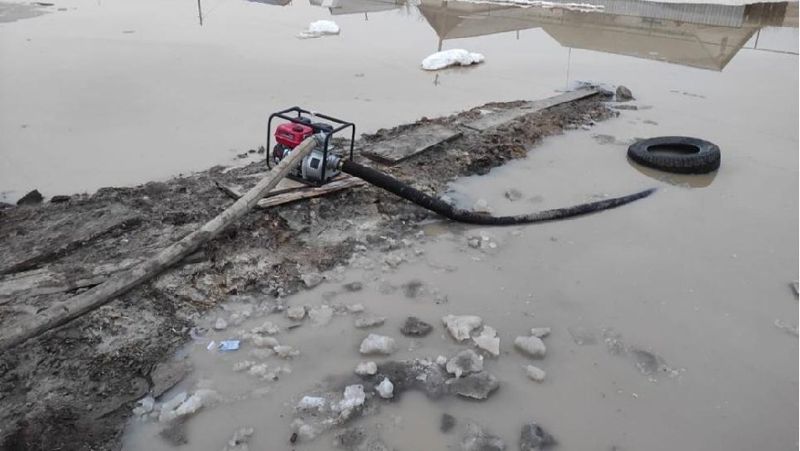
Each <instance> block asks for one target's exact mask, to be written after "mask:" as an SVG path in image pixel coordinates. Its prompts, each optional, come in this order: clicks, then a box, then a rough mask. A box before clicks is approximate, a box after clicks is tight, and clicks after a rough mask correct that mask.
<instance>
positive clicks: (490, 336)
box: [472, 326, 500, 357]
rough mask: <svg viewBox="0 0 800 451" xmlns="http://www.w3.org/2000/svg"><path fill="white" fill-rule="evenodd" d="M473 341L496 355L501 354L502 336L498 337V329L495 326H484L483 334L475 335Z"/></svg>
mask: <svg viewBox="0 0 800 451" xmlns="http://www.w3.org/2000/svg"><path fill="white" fill-rule="evenodd" d="M472 341H474V342H475V346H477V347H479V348H481V349H483V350H484V351H486V352H488V353H489V354H491V355H493V356H495V357H496V356H499V355H500V338H498V337H497V331H496V330H494V328H492V327H489V326H483V330H482V331H481V334H480V335H478V336H477V337H474V338H473V339H472Z"/></svg>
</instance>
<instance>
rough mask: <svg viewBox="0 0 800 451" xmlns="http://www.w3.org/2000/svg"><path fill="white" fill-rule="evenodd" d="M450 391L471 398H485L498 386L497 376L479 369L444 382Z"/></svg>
mask: <svg viewBox="0 0 800 451" xmlns="http://www.w3.org/2000/svg"><path fill="white" fill-rule="evenodd" d="M446 384H447V386H448V389H449V390H450V392H451V393H455V394H457V395H461V396H464V397H466V398H472V399H486V398H488V397H489V395H490V394H491V393H492V392H493V391H495V390H497V388H498V387H500V383H499V382H497V378H496V377H494V376H492V375H491V374H489V373H487V372H486V371H481V372H478V373H473V374H470V375H467V376H464V377H461V378H457V379H450V380H448V381H447V382H446Z"/></svg>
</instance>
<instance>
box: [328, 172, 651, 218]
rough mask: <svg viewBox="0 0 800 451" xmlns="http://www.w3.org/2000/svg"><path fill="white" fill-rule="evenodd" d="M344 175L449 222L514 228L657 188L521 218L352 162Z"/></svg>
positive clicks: (624, 201) (591, 209)
mask: <svg viewBox="0 0 800 451" xmlns="http://www.w3.org/2000/svg"><path fill="white" fill-rule="evenodd" d="M341 169H342V172H346V173H348V174H350V175H352V176H355V177H358V178H360V179H362V180H365V181H367V182H369V183H371V184H373V185H375V186H377V187H379V188H383V189H385V190H386V191H389V192H391V193H394V194H396V195H398V196H400V197H402V198H404V199H407V200H410V201H411V202H414V203H415V204H417V205H419V206H420V207H423V208H426V209H428V210H430V211H433V212H436V213H438V214H440V215H442V216H444V217H446V218H448V219H452V220H453V221H457V222H464V223H467V224H481V225H514V224H532V223H535V222H544V221H555V220H558V219H565V218H571V217H574V216H580V215H585V214H589V213H594V212H596V211H601V210H608V209H609V208H616V207H619V206H621V205H625V204H627V203H630V202H633V201H635V200H638V199H642V198H644V197H647V196H649V195H650V194H652V193H653V192H654V191H655V190H656V189H655V188H650V189H647V190H644V191H640V192H638V193H634V194H629V195H627V196H622V197H615V198H613V199H605V200H599V201H597V202H589V203H586V204H579V205H574V206H571V207H565V208H556V209H553V210H545V211H539V212H535V213H529V214H526V215H517V216H490V215H486V214H480V213H475V212H473V211H468V210H462V209H460V208H455V207H453V206H452V205H450V204H447V203H445V202H443V201H441V200H439V199H437V198H435V197H432V196H429V195H427V194H425V193H423V192H422V191H419V190H417V189H414V188H412V187H410V186H408V185H406V184H405V183H403V182H401V181H399V180H397V179H396V178H394V177H391V176H389V175H386V174H384V173H382V172H379V171H376V170H374V169H372V168H368V167H366V166H362V165H360V164H358V163H354V162H352V161H349V160H345V161H344V163H342V168H341Z"/></svg>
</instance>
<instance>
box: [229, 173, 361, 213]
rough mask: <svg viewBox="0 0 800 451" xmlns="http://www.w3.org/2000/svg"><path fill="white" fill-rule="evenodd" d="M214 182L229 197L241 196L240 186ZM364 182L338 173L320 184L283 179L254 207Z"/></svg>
mask: <svg viewBox="0 0 800 451" xmlns="http://www.w3.org/2000/svg"><path fill="white" fill-rule="evenodd" d="M216 184H217V187H219V189H220V190H222V191H223V192H224V193H225V194H227V195H228V196H230V197H231V198H233V199H238V198H239V197H241V194H240V193H239V191H240V189H241V188H240V187H231V186H225V185H222V184H221V183H219V182H216ZM366 184H367V182H365V181H363V180H361V179H359V178H356V177H351V176H349V175H347V174H341V175H338V176H336V177H334V178H333V180H331V181H330V182H328V183H326V184H325V185H322V186H310V185H306V184H305V183H302V182H298V181H296V180H288V179H283V180H282V181H281V183H279V184H278V186H276V187H275V188H274V189H273V190H272V191H270V192H269V194H267V195H266V196H265V197H264V198H263V199H261V200H259V201H258V204H256V208H259V209H265V208H270V207H274V206H276V205H282V204H287V203H289V202H294V201H297V200H302V199H310V198H312V197H320V196H324V195H326V194H330V193H334V192H336V191H341V190H343V189H348V188H353V187H356V186H363V185H366Z"/></svg>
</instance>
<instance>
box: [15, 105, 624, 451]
mask: <svg viewBox="0 0 800 451" xmlns="http://www.w3.org/2000/svg"><path fill="white" fill-rule="evenodd" d="M602 100H603V99H600V98H597V97H595V98H591V99H586V100H583V101H578V102H574V103H572V104H566V105H561V106H557V107H554V108H551V109H549V110H546V111H544V112H541V113H535V114H531V115H529V116H526V117H524V118H522V119H521V120H518V121H515V122H513V123H511V124H508V125H506V126H503V127H501V128H499V129H496V130H493V131H490V132H485V133H483V134H477V133H465V134H464V135H463V136H462V137H460V138H458V139H456V140H453V141H451V142H448V143H447V144H444V145H442V146H440V148H437V149H434V150H431V151H428V152H426V153H424V154H421V155H418V156H416V157H414V158H412V159H409V160H408V161H406V162H404V163H403V164H401V165H398V166H396V167H393V168H389V169H386V170H387V172H389V173H391V174H393V175H395V176H397V177H399V178H401V179H404V180H410V181H413V185H414V186H416V187H417V188H420V189H422V190H424V191H428V192H431V193H436V194H439V193H442V192H443V191H444V189H445V188H446V185H447V183H448V182H450V181H451V180H453V179H454V178H456V177H458V176H463V175H474V174H485V173H486V172H488V171H489V170H490V169H491V168H493V167H496V166H499V165H502V164H503V163H504V162H507V161H509V160H512V159H516V158H521V157H524V156H525V155H526V154H527V152H528V149H529V148H530V146H532V145H535V144H536V143H538V142H539V141H540V140H541V139H542V138H544V137H546V136H550V135H554V134H559V133H561V132H562V130H564V129H565V128H577V127H579V126H582V125H587V126H588V125H590V124H593V123H595V122H596V121H601V120H604V119H607V118H609V117H612V116H614V115H616V114H618V113H616V112H614V111H612V110H610V109H609V108H608V107H607V106H606V105H605V104H604V103H603V101H602ZM491 106H492V107H493V108H495V109H497V108H507V107H512V106H514V103H509V104H493V105H491ZM482 108H484V107H482ZM479 114H481V113H480V108H476V109H473V110H470V111H466V112H463V113H459V114H456V115H453V116H448V117H442V118H437V119H423V120H421V121H419V122H417V123H415V124H409V125H403V126H400V127H396V128H393V129H389V130H379V131H378V132H377V133H375V134H372V135H368V136H364V137H363V138H362V139H361V140H360V141H359V142H358V148H359V150H361V149H366V148H368V147H369V146H371V145H374V144H375V143H377V142H380V141H381V140H390V139H393V138H394V137H396V136H398V135H400V134H402V133H403V132H404V131H407V130H408V129H409V128H412V127H416V126H419V125H423V124H427V123H429V122H436V123H441V124H447V125H457V124H459V123H461V122H463V121H467V120H469V119H473V118H475V117H476V116H477V115H479ZM264 170H265V168H264V165H263V164H262V163H253V164H250V165H248V166H245V167H241V168H234V169H232V170H226V169H225V168H222V167H214V168H212V169H209V170H207V171H204V172H200V173H197V174H193V175H191V176H187V177H178V178H174V179H171V180H169V181H166V182H153V183H148V184H145V185H141V186H137V187H132V188H104V189H101V190H99V191H97V192H96V193H95V194H93V195H75V196H72V197H71V199H70V200H69V201H68V202H65V203H60V204H52V203H48V204H44V205H40V206H24V207H16V208H14V207H12V208H5V209H3V210H0V248H2V249H4V251H3V253H2V255H0V257H2V260H3V261H2V266H3V268H11V269H8V271H6V272H7V273H8V274H6V275H5V276H4V279H3V281H4V282H8V281H9V280H11V278H20V277H23V276H26V275H30V276H31V277H32V278H33V279H36V277H38V276H37V274H42V273H45V272H46V273H47V274H51V275H53V274H54V275H56V276H57V278H58V280H70V281H76V280H83V281H85V280H87V279H91V278H93V277H94V278H96V279H95V280H102V277H104V276H107V275H108V274H113V273H114V272H116V271H119V270H121V269H124V268H125V267H127V266H129V265H131V264H134V263H135V262H137V261H139V260H141V259H143V258H146V257H147V256H148V255H152V254H153V253H155V252H157V251H158V250H159V249H161V248H163V247H165V246H167V245H168V244H170V243H172V242H173V241H175V240H177V239H179V238H180V237H182V236H184V235H185V234H187V233H189V232H190V231H192V230H194V229H195V228H196V227H198V226H199V225H201V224H202V223H203V222H205V221H206V220H208V219H210V218H211V217H213V216H215V215H216V214H217V213H219V212H220V211H222V210H223V209H224V208H226V207H227V206H228V205H230V203H231V200H230V199H229V198H228V197H226V196H225V195H224V194H223V193H221V192H220V191H219V190H218V189H217V188H216V187H215V184H214V182H215V181H220V182H222V183H225V184H229V185H237V186H242V187H247V186H249V185H253V184H254V183H255V181H256V180H257V179H258V175H259V174H261V173H262V172H263V171H264ZM120 217H124V218H129V219H130V220H126V221H124V222H122V223H120V224H121V225H120V226H116V227H115V226H114V224H115V222H114V221H118V219H119V218H120ZM430 217H431V215H430V214H429V213H428V212H426V211H424V210H421V209H420V208H418V207H416V206H414V205H411V204H409V203H407V202H404V201H401V200H399V199H397V198H395V197H394V196H392V195H390V194H388V193H385V192H382V191H380V190H378V189H375V188H371V187H365V188H358V189H352V190H348V191H345V192H340V193H337V194H333V195H330V196H328V197H325V198H321V199H312V200H307V201H300V202H296V203H293V204H287V205H282V206H279V207H276V208H272V209H270V210H267V211H257V212H253V213H251V214H249V215H247V216H246V217H245V218H244V219H243V220H242V221H241V222H240V223H239V224H237V225H236V226H235V227H233V228H231V229H230V230H228V231H226V232H225V233H224V234H223V236H220V237H219V238H217V239H216V240H214V241H212V242H210V243H208V244H207V245H205V246H204V248H203V249H202V250H201V251H200V252H199V253H197V254H195V255H193V256H191V258H188V259H187V260H185V261H184V262H182V263H181V264H179V265H178V266H176V267H174V268H172V269H170V270H168V271H167V272H165V273H164V274H162V275H161V276H160V277H158V278H157V279H156V280H154V281H152V282H150V283H147V284H145V285H143V286H141V287H139V288H137V289H135V290H133V291H131V292H129V293H128V294H126V295H124V296H122V297H121V298H120V299H117V300H115V301H114V302H112V303H110V304H108V305H106V306H104V307H101V308H100V309H98V310H96V311H94V312H92V313H89V314H87V315H85V316H83V317H81V318H79V319H77V320H75V321H73V322H71V323H69V324H67V325H65V326H63V327H61V328H58V329H56V330H54V331H51V332H49V333H47V334H44V335H43V336H41V337H39V338H37V339H34V340H30V341H28V342H27V343H25V344H23V345H20V346H18V347H16V348H14V349H12V350H10V351H8V352H5V353H4V354H3V355H2V357H0V402H2V405H3V407H4V408H3V409H2V412H1V413H0V448H2V449H10V450H16V449H42V450H45V449H47V450H52V449H87V450H88V449H92V450H111V449H118V448H119V447H120V436H121V432H122V428H123V425H124V424H125V421H126V420H127V418H128V416H129V412H130V411H131V409H132V407H133V406H134V401H135V400H137V399H140V398H142V397H143V396H144V395H146V394H147V393H148V392H153V391H155V390H160V389H159V388H157V385H158V384H157V383H156V381H154V377H153V376H154V371H156V368H157V367H158V364H159V363H160V362H164V361H167V360H169V358H171V356H172V355H173V354H174V352H175V351H176V350H177V349H178V348H179V347H180V346H181V345H182V344H183V343H185V342H186V341H187V340H189V339H190V338H189V337H190V330H191V328H192V327H193V325H194V323H195V321H196V320H197V319H198V318H201V317H202V316H203V315H204V313H206V312H208V311H209V310H210V309H213V308H215V307H217V306H219V305H221V304H222V303H226V302H230V301H240V302H247V303H252V304H258V305H260V306H261V308H263V309H267V310H269V309H270V308H272V307H271V306H274V305H278V304H279V303H280V299H281V298H282V297H284V296H287V295H289V294H292V293H295V292H297V291H298V290H299V289H301V288H302V287H303V280H302V278H301V276H302V275H304V274H308V273H319V272H322V271H326V270H329V269H331V268H333V267H334V266H336V265H337V264H340V263H342V262H343V261H345V260H346V259H348V258H349V257H350V256H351V255H352V253H353V251H354V249H355V248H356V247H357V246H366V247H369V248H374V249H387V250H388V249H392V248H393V247H396V246H397V242H398V240H400V239H402V238H403V237H405V236H407V235H409V234H410V233H412V232H414V231H416V230H417V229H418V225H419V224H420V223H421V222H422V221H425V220H427V219H429V218H430ZM104 225H105V226H108V227H106V228H103V226H104ZM86 228H92V230H100V231H101V232H102V233H95V234H93V235H91V238H90V239H87V240H84V241H80V243H79V244H77V245H75V246H69V247H68V248H64V249H60V248H59V249H56V251H53V252H48V249H49V248H53V247H54V246H55V247H56V248H57V247H58V243H57V241H58V240H54V239H53V235H54V234H61V235H58V236H59V237H63V238H62V239H64V240H69V239H71V238H74V237H75V236H80V235H76V234H80V233H81V230H84V229H86ZM42 231H49V232H48V233H43V232H42ZM70 237H71V238H70ZM28 254H36V255H40V256H41V258H39V259H34V260H33V261H32V262H29V263H28V264H27V265H23V266H16V267H15V266H14V265H13V264H14V263H15V262H20V261H27V260H26V259H27V257H29V255H28ZM28 260H30V259H28ZM37 271H38V273H37ZM96 283H97V282H95V283H94V284H96ZM91 286H92V284H91V283H85V284H84V285H81V284H72V285H70V284H67V288H66V289H65V290H63V291H59V290H58V289H50V290H45V291H44V292H43V291H41V290H40V291H35V290H34V291H30V290H27V291H26V290H20V291H18V292H14V293H13V296H6V297H4V298H3V297H0V325H8V324H11V323H12V322H14V321H16V320H18V319H20V318H22V317H24V316H26V315H31V314H35V312H36V311H37V310H38V309H40V308H43V307H45V306H46V305H47V303H48V302H52V301H53V300H55V299H61V298H63V297H67V296H69V295H71V294H74V293H76V292H80V291H82V290H85V289H88V288H89V287H91ZM51 288H52V286H51ZM409 290H411V291H414V290H413V289H412V288H409ZM162 391H163V390H162Z"/></svg>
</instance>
